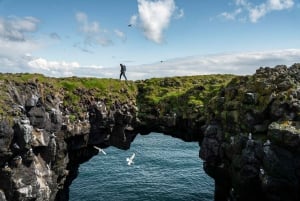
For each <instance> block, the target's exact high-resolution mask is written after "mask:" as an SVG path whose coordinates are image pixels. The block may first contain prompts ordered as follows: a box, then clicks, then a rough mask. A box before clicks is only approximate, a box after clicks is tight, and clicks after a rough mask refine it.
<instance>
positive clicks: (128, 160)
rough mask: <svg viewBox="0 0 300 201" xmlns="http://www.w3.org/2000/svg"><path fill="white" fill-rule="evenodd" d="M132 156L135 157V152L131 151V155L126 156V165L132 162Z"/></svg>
mask: <svg viewBox="0 0 300 201" xmlns="http://www.w3.org/2000/svg"><path fill="white" fill-rule="evenodd" d="M134 157H135V153H133V154H132V156H130V158H126V161H127V164H128V165H131V164H133V163H134V162H133V159H134Z"/></svg>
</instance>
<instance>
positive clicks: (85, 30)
mask: <svg viewBox="0 0 300 201" xmlns="http://www.w3.org/2000/svg"><path fill="white" fill-rule="evenodd" d="M75 17H76V20H77V22H78V24H79V30H80V32H81V33H82V34H83V35H84V44H85V45H86V46H93V45H101V46H108V45H111V44H112V40H111V39H110V37H109V36H108V31H107V30H106V29H102V28H101V27H100V24H99V23H98V22H96V21H94V22H90V21H89V19H88V16H87V15H86V14H85V13H83V12H77V13H76V15H75Z"/></svg>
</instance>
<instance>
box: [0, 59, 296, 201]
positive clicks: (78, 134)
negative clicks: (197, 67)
mask: <svg viewBox="0 0 300 201" xmlns="http://www.w3.org/2000/svg"><path fill="white" fill-rule="evenodd" d="M232 78H233V79H232ZM231 79H232V80H231ZM189 80H192V82H190V81H189ZM229 80H231V81H230V82H229V83H228V81H229ZM0 86H1V89H0V104H1V108H0V114H1V121H0V200H1V201H2V200H3V201H19V200H20V201H21V200H22V201H23V200H49V201H50V200H51V201H52V200H57V201H60V200H68V194H69V193H68V191H69V186H70V185H71V183H72V181H73V180H74V179H75V178H76V177H77V175H78V168H79V166H80V164H82V163H84V162H86V161H88V160H89V159H90V158H91V157H93V156H94V155H96V154H98V150H97V149H96V148H94V146H97V147H100V148H106V147H108V146H115V147H117V148H120V149H124V150H125V149H129V148H130V144H131V142H132V141H133V140H134V138H135V137H136V135H137V134H149V133H150V132H161V133H164V134H168V135H171V136H174V137H178V138H181V139H183V140H184V141H199V145H200V146H201V149H200V153H199V155H200V158H202V159H203V160H204V161H205V162H204V170H205V171H206V173H207V174H208V175H210V176H211V177H212V178H214V180H215V200H217V201H219V200H222V201H223V200H224V201H227V200H228V199H230V200H232V201H233V200H236V201H247V200H267V201H268V200H270V201H273V200H285V201H297V200H299V199H300V184H299V182H300V154H299V152H300V148H299V147H300V146H299V145H300V136H299V135H300V65H299V64H295V65H293V66H291V67H289V68H287V67H286V66H276V67H275V68H260V69H258V70H257V72H256V73H255V74H254V75H252V76H230V75H227V76H223V75H218V76H215V77H213V76H206V77H205V76H204V77H200V78H198V77H190V78H186V77H183V78H178V77H177V78H165V79H159V80H157V79H153V80H145V81H137V82H135V83H133V82H128V83H125V82H120V81H116V80H102V81H101V80H97V79H83V78H82V79H79V78H70V79H66V78H62V79H54V78H53V79H52V78H45V77H43V76H40V75H28V74H18V75H11V74H3V75H1V80H0ZM171 88H172V90H173V91H170V89H171ZM153 94H155V96H153Z"/></svg>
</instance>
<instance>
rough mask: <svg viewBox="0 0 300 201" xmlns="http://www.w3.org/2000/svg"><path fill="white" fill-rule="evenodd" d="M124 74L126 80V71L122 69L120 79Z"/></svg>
mask: <svg viewBox="0 0 300 201" xmlns="http://www.w3.org/2000/svg"><path fill="white" fill-rule="evenodd" d="M122 75H123V77H124V78H125V80H127V77H126V75H125V72H124V71H121V73H120V79H121V77H122Z"/></svg>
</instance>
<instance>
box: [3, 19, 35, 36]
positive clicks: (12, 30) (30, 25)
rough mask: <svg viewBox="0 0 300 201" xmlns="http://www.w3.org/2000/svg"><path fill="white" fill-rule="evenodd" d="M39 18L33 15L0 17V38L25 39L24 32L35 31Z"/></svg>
mask: <svg viewBox="0 0 300 201" xmlns="http://www.w3.org/2000/svg"><path fill="white" fill-rule="evenodd" d="M38 23H39V20H38V19H36V18H34V17H24V18H19V17H15V16H14V17H9V18H0V38H1V39H5V40H8V41H25V40H26V39H27V38H26V34H27V33H32V32H35V31H36V29H37V25H38Z"/></svg>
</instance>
